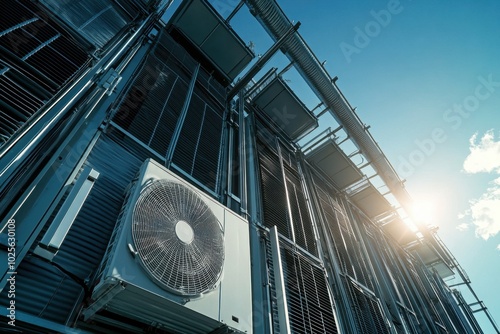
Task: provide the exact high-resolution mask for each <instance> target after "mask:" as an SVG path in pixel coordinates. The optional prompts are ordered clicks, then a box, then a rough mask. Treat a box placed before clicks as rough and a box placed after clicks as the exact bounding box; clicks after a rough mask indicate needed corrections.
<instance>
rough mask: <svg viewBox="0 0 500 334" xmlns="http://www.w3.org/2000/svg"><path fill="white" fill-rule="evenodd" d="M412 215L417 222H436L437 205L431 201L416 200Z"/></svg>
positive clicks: (427, 223) (429, 223) (431, 223)
mask: <svg viewBox="0 0 500 334" xmlns="http://www.w3.org/2000/svg"><path fill="white" fill-rule="evenodd" d="M412 209H413V212H412V216H413V219H414V221H415V222H416V223H417V224H425V225H433V224H435V216H436V207H435V203H433V202H431V201H415V202H414V203H413V208H412Z"/></svg>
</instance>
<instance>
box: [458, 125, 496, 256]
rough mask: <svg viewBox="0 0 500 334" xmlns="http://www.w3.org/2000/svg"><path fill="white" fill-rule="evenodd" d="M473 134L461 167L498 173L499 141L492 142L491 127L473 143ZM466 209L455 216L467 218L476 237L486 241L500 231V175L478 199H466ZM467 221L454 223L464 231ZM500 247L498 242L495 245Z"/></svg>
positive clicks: (473, 171)
mask: <svg viewBox="0 0 500 334" xmlns="http://www.w3.org/2000/svg"><path fill="white" fill-rule="evenodd" d="M477 137H478V135H477V133H476V134H474V135H473V136H472V137H471V138H470V140H469V142H470V147H469V150H470V154H469V155H468V156H467V158H466V159H465V161H464V170H465V171H466V172H467V173H471V174H475V173H480V172H487V173H491V172H493V173H496V174H500V140H498V141H495V135H494V133H493V130H489V131H487V132H486V133H485V134H484V135H483V137H482V138H481V139H480V140H479V142H477ZM469 205H470V208H469V209H468V210H466V211H465V212H464V213H461V214H459V218H464V217H470V218H471V220H472V225H474V226H475V232H476V236H478V237H481V238H483V239H484V240H488V239H489V238H490V237H494V236H495V235H497V234H498V233H500V177H498V178H497V179H495V180H494V181H493V182H492V186H491V187H489V188H488V189H486V192H485V193H483V194H482V195H481V196H480V197H479V198H476V199H473V200H470V201H469ZM467 228H468V224H467V223H463V224H460V225H458V226H457V229H459V230H460V231H464V230H466V229H467ZM499 247H500V245H499Z"/></svg>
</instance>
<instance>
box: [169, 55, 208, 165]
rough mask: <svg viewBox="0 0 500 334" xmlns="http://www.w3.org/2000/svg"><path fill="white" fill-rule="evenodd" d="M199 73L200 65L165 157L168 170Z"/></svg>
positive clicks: (196, 70)
mask: <svg viewBox="0 0 500 334" xmlns="http://www.w3.org/2000/svg"><path fill="white" fill-rule="evenodd" d="M199 71H200V64H199V63H198V65H197V66H196V67H195V69H194V72H193V77H192V78H191V82H190V83H189V87H188V92H187V96H186V100H184V105H183V106H182V110H181V113H180V115H179V119H178V120H177V124H176V126H175V130H174V133H173V135H172V140H170V144H169V145H168V149H167V155H166V156H165V164H166V166H167V168H170V165H171V163H172V158H173V156H174V151H175V147H176V146H177V141H178V140H179V136H180V135H181V130H182V126H183V125H184V120H185V119H186V115H187V112H188V109H189V105H190V104H191V98H192V97H193V91H194V86H195V84H196V79H197V77H198V72H199Z"/></svg>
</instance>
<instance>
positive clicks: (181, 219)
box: [82, 159, 252, 333]
mask: <svg viewBox="0 0 500 334" xmlns="http://www.w3.org/2000/svg"><path fill="white" fill-rule="evenodd" d="M251 295H252V294H251V281H250V245H249V233H248V223H247V221H245V220H244V219H242V218H241V217H240V216H238V215H237V214H235V213H234V212H232V211H231V210H229V209H227V208H226V207H224V206H222V205H221V204H220V203H218V202H216V201H215V200H213V199H212V198H210V197H208V196H206V195H205V194H204V193H202V192H201V191H200V190H198V189H196V188H194V187H193V186H191V185H190V184H188V183H186V181H184V180H183V179H181V178H179V177H178V176H176V175H175V174H173V173H172V172H170V171H169V170H167V169H165V168H164V167H163V166H161V165H160V164H158V163H157V162H155V161H154V160H151V159H148V160H146V161H145V162H144V163H143V165H142V166H141V169H140V171H139V176H138V179H137V180H136V181H135V184H134V185H133V186H132V187H131V189H130V191H129V193H128V198H127V199H126V200H125V204H124V207H123V210H122V213H121V216H120V218H119V222H118V223H117V227H116V229H115V231H114V234H113V236H112V238H111V241H110V244H109V246H108V250H107V252H106V255H105V257H104V259H103V263H102V264H101V269H100V273H99V282H98V283H97V285H96V286H95V288H94V289H93V292H92V299H93V303H92V304H91V305H90V306H89V307H88V308H86V309H85V310H83V312H82V313H83V317H84V319H85V320H92V319H102V317H103V316H102V312H99V311H101V310H105V311H106V312H105V313H106V314H108V313H109V312H110V313H112V314H115V315H117V316H118V317H119V318H120V319H132V320H133V322H134V323H137V322H140V323H144V324H146V325H148V326H152V327H155V328H161V329H164V330H166V331H168V332H173V333H210V332H215V331H217V330H220V331H221V332H224V333H252V296H251ZM217 332H218V331H217Z"/></svg>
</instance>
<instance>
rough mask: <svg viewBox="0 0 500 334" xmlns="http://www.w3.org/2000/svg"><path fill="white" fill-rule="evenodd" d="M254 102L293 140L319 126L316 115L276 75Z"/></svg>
mask: <svg viewBox="0 0 500 334" xmlns="http://www.w3.org/2000/svg"><path fill="white" fill-rule="evenodd" d="M253 102H254V103H255V104H256V105H257V106H259V107H260V108H261V109H262V110H263V111H264V113H265V114H266V116H267V117H268V118H269V119H270V120H272V122H273V123H274V124H275V125H276V126H278V127H279V128H280V129H281V130H282V131H283V132H285V134H286V135H287V136H288V137H289V138H290V139H292V140H296V139H298V138H300V137H302V136H304V135H305V134H307V133H309V132H310V131H312V130H314V129H315V128H316V127H317V126H318V120H317V119H316V117H315V116H314V115H313V114H311V112H310V111H309V110H308V109H307V107H306V106H305V105H304V104H303V103H302V102H301V101H300V100H299V98H298V97H297V96H296V95H295V94H294V93H293V91H292V90H291V89H290V88H289V87H288V85H287V84H286V83H285V82H284V81H283V80H282V79H281V78H280V77H276V78H275V79H274V80H273V81H271V82H270V83H269V84H268V85H267V86H266V87H265V88H264V89H262V90H261V91H260V92H259V93H258V94H257V95H256V96H255V97H254V99H253Z"/></svg>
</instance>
